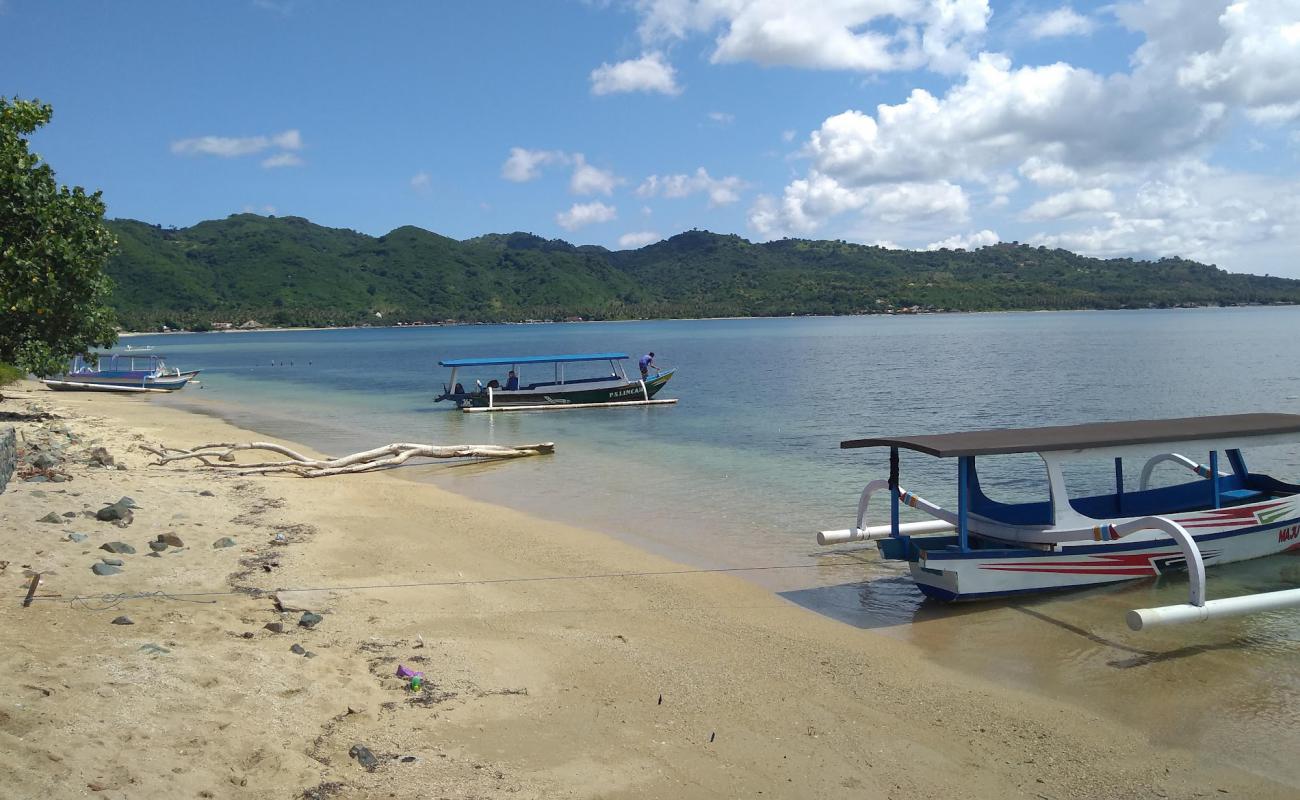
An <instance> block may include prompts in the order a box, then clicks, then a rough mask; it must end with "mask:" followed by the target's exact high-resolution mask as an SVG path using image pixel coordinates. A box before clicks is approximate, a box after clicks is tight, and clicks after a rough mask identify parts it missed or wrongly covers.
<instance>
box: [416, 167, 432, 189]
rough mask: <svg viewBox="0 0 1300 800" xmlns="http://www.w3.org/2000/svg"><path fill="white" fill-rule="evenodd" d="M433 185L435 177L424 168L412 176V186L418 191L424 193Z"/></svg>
mask: <svg viewBox="0 0 1300 800" xmlns="http://www.w3.org/2000/svg"><path fill="white" fill-rule="evenodd" d="M432 186H433V178H432V177H430V175H429V173H427V172H425V171H424V170H420V171H419V172H417V173H415V174H414V175H412V176H411V188H412V189H414V190H415V191H417V192H420V193H422V194H423V193H425V192H428V191H429V190H430V189H431V188H432Z"/></svg>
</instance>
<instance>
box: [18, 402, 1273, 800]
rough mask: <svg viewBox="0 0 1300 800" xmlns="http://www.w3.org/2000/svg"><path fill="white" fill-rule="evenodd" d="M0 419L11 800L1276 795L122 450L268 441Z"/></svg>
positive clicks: (642, 584)
mask: <svg viewBox="0 0 1300 800" xmlns="http://www.w3.org/2000/svg"><path fill="white" fill-rule="evenodd" d="M7 394H8V397H9V399H8V400H7V401H6V403H5V410H6V411H7V412H9V417H8V419H7V420H6V424H10V423H11V424H13V425H14V426H15V427H17V428H18V429H19V433H20V437H21V438H20V441H22V442H23V443H24V454H23V465H24V466H23V467H22V468H21V470H20V474H19V476H18V477H16V478H15V480H14V481H13V482H12V483H11V484H10V485H9V487H8V490H7V491H6V492H5V493H4V494H3V495H2V496H0V516H2V517H3V518H4V521H5V523H6V524H5V525H3V526H0V557H2V558H3V560H2V561H0V579H3V580H4V582H5V585H6V587H7V588H8V590H9V594H10V596H11V598H14V602H13V603H12V604H11V605H10V607H9V609H8V611H6V612H5V619H6V621H5V625H6V629H7V632H8V634H9V635H8V637H7V641H8V642H9V644H8V645H7V646H6V647H5V648H4V649H3V650H2V651H0V759H2V760H3V761H4V763H6V764H8V765H9V772H8V774H7V777H6V782H5V783H6V789H7V791H9V792H13V793H15V796H17V797H38V796H50V797H56V796H66V795H68V794H79V793H85V792H89V793H91V794H92V795H93V796H100V797H203V798H245V797H250V798H263V797H265V798H286V797H303V798H313V799H314V798H327V797H362V796H364V797H371V796H384V797H396V798H425V797H455V798H467V797H480V798H490V797H502V798H505V797H511V798H543V797H546V798H550V797H659V796H669V795H671V796H675V797H682V798H694V797H717V796H729V797H740V796H760V795H762V796H776V797H792V796H800V797H826V798H834V797H843V798H861V797H889V798H892V799H893V800H909V799H910V798H917V799H918V800H919V799H920V798H931V797H937V796H945V797H954V798H985V797H1024V798H1043V797H1050V798H1054V799H1064V798H1139V797H1141V798H1146V797H1151V796H1158V797H1170V798H1191V797H1203V796H1206V795H1211V796H1213V795H1215V794H1216V792H1224V793H1230V794H1231V795H1232V796H1244V797H1251V798H1261V799H1263V798H1274V797H1276V798H1282V797H1291V796H1293V795H1294V787H1287V786H1283V785H1280V784H1278V783H1275V782H1272V781H1269V780H1268V779H1265V778H1263V777H1260V776H1256V775H1253V774H1250V773H1246V772H1243V771H1241V770H1240V769H1238V768H1236V767H1234V766H1233V765H1231V764H1227V763H1222V762H1219V761H1217V760H1216V759H1215V753H1214V751H1213V749H1212V743H1206V745H1205V746H1204V748H1202V749H1201V750H1198V751H1195V752H1193V751H1188V750H1180V749H1172V748H1168V747H1166V746H1163V745H1161V744H1159V743H1157V742H1153V741H1151V740H1150V738H1149V735H1148V734H1146V733H1144V732H1143V731H1140V730H1135V729H1132V728H1128V727H1124V726H1122V725H1120V724H1118V723H1117V722H1115V721H1113V720H1110V719H1108V718H1103V717H1100V716H1097V715H1096V714H1093V713H1091V712H1088V711H1086V710H1083V709H1081V708H1078V707H1075V706H1071V705H1069V704H1067V703H1064V702H1061V701H1059V700H1057V699H1054V698H1044V697H1038V696H1034V695H1031V694H1028V693H1025V692H1021V691H1016V690H1014V689H1011V688H1008V687H1005V686H1000V685H996V684H993V683H989V682H986V681H983V680H980V679H977V678H973V677H970V676H966V675H962V674H959V673H957V672H955V671H952V670H949V669H946V668H944V667H942V666H940V665H937V664H935V663H933V662H931V661H930V660H928V659H927V658H926V657H925V656H924V654H923V652H922V651H921V650H920V649H918V648H916V647H915V646H913V645H911V644H909V643H907V642H904V641H900V640H896V639H893V638H890V637H887V636H882V635H880V634H879V633H875V632H872V631H869V630H862V629H858V628H853V627H850V626H846V625H843V624H841V623H838V622H834V621H832V620H829V619H826V618H824V617H822V616H819V615H817V614H815V613H814V612H812V611H809V610H807V609H804V608H801V607H799V606H796V605H794V604H792V603H789V602H787V601H785V600H782V599H780V598H778V597H775V596H773V595H772V594H770V593H769V592H767V591H766V590H763V589H761V588H759V587H758V586H756V585H753V584H750V583H748V582H746V581H744V580H742V579H740V578H738V577H735V576H734V575H729V574H722V573H717V572H709V571H706V570H683V569H682V568H681V566H680V565H677V564H674V563H673V562H671V561H668V560H666V559H664V558H661V557H659V556H655V555H652V554H649V553H646V552H643V551H640V550H637V549H635V548H634V547H632V546H630V545H628V544H626V543H623V542H620V541H618V540H616V539H614V538H612V537H609V536H606V535H604V534H601V533H599V532H594V531H586V530H581V529H577V528H573V527H569V526H566V525H562V524H557V523H551V522H547V521H544V520H540V519H536V518H532V517H529V516H527V515H524V514H522V513H519V512H515V511H512V510H509V509H506V508H502V507H498V506H493V505H489V504H485V503H482V502H478V501H474V500H470V499H467V498H463V497H460V496H457V495H453V494H451V493H449V492H446V491H443V490H441V489H439V488H437V487H434V486H431V485H429V484H427V483H422V482H419V481H417V480H409V479H407V477H404V473H405V475H406V476H409V477H415V476H416V475H417V474H418V470H419V468H408V469H404V470H400V471H397V472H389V473H371V474H363V475H354V476H347V477H334V478H323V479H321V480H311V481H307V480H301V479H297V478H274V477H265V476H239V475H234V474H226V473H214V472H211V471H206V470H201V469H195V468H194V467H193V466H187V465H185V464H184V463H173V464H168V465H164V466H155V465H151V462H152V461H153V459H152V458H151V457H149V455H148V454H147V453H146V452H145V451H144V450H142V449H141V446H142V445H154V446H156V445H157V444H159V443H166V444H169V445H173V446H188V445H193V444H195V443H198V442H203V441H240V440H248V439H254V438H256V439H266V438H268V437H265V436H261V435H259V434H255V433H252V432H249V431H245V430H240V429H238V428H236V427H234V426H232V425H230V424H228V423H226V422H223V421H221V420H219V419H216V418H214V417H209V416H205V415H203V414H201V413H198V412H189V411H183V410H179V409H174V408H168V407H164V406H159V405H157V404H155V403H152V402H150V399H149V398H147V397H119V396H113V395H98V394H92V395H56V394H54V393H51V392H48V391H43V390H41V389H40V388H39V385H38V384H35V383H32V382H26V383H24V384H22V385H21V387H20V390H19V391H18V392H13V391H10V392H8V393H7ZM272 441H277V442H279V443H280V444H283V445H285V446H289V447H293V448H295V449H305V448H300V447H299V446H297V445H294V444H293V443H290V442H283V441H280V440H277V439H272ZM99 448H102V451H101V450H100V449H99ZM42 456H43V458H41V457H42ZM38 464H39V465H40V466H38ZM495 467H496V468H501V469H510V468H511V464H510V463H508V462H507V463H500V464H497V465H495ZM125 498H130V502H127V501H126V499H125ZM105 508H115V509H118V511H117V512H115V513H109V514H102V513H99V512H100V511H101V510H103V509H105ZM103 517H108V518H109V519H103ZM113 562H118V564H117V566H114V565H113ZM832 562H833V560H828V561H827V562H825V563H823V564H820V565H818V567H817V568H818V569H821V570H833V569H835V566H834V564H833V563H832ZM95 565H100V566H95ZM92 567H94V570H95V571H92ZM108 567H111V568H112V569H106V568H108ZM114 570H116V571H114ZM97 571H104V572H108V573H109V574H104V575H100V574H97ZM35 574H40V575H41V576H42V580H41V583H40V586H39V589H38V591H37V592H36V595H35V600H34V602H33V603H32V605H31V606H30V607H29V608H21V607H20V604H19V602H18V600H19V599H21V597H22V595H23V593H24V591H25V590H26V589H27V587H28V586H29V584H30V581H31V576H32V575H35ZM846 574H852V573H846ZM399 666H404V667H406V668H408V669H410V670H415V671H419V672H421V673H423V675H422V677H423V682H422V685H421V686H420V687H419V688H418V689H417V690H414V691H413V690H412V689H411V688H410V682H409V679H406V680H404V679H399V678H397V677H395V675H396V672H397V670H398V667H399ZM1170 690H1171V691H1179V689H1178V688H1177V687H1170ZM1185 690H1189V691H1190V690H1192V689H1191V687H1185Z"/></svg>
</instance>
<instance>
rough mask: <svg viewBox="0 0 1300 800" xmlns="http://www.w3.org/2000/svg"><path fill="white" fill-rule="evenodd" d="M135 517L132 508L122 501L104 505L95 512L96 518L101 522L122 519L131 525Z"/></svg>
mask: <svg viewBox="0 0 1300 800" xmlns="http://www.w3.org/2000/svg"><path fill="white" fill-rule="evenodd" d="M134 517H135V514H133V513H132V512H131V509H130V508H128V507H126V506H124V505H122V504H121V503H113V504H112V505H107V506H104V507H103V508H101V509H100V510H98V511H96V512H95V519H97V520H99V521H100V522H116V521H118V520H121V521H123V522H126V523H127V524H128V525H129V524H130V523H131V520H132V519H133V518H134Z"/></svg>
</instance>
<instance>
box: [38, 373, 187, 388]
mask: <svg viewBox="0 0 1300 800" xmlns="http://www.w3.org/2000/svg"><path fill="white" fill-rule="evenodd" d="M191 377H192V376H190V375H186V374H181V375H173V376H168V377H157V378H150V377H141V376H138V375H136V376H128V375H119V376H104V375H76V374H72V375H64V376H62V377H59V378H49V379H45V380H42V381H41V383H43V384H45V385H46V386H48V387H49V388H50V389H53V390H54V391H56V392H138V391H161V392H174V391H176V390H177V389H180V388H183V387H184V386H185V384H187V383H189V382H190V379H191Z"/></svg>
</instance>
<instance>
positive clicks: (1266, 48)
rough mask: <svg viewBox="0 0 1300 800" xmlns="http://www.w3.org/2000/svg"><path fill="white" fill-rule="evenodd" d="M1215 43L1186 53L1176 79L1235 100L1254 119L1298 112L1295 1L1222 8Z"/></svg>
mask: <svg viewBox="0 0 1300 800" xmlns="http://www.w3.org/2000/svg"><path fill="white" fill-rule="evenodd" d="M1218 22H1219V25H1220V26H1221V28H1222V30H1223V32H1224V33H1225V34H1226V36H1225V39H1224V41H1223V42H1222V45H1221V46H1219V47H1218V48H1217V49H1209V50H1204V51H1201V52H1195V53H1193V54H1191V55H1189V56H1188V57H1187V58H1186V60H1185V62H1184V63H1183V65H1182V66H1181V67H1180V68H1179V69H1178V82H1179V84H1181V85H1182V86H1185V87H1191V88H1193V89H1195V90H1197V91H1200V92H1202V93H1204V95H1205V96H1206V97H1207V98H1208V99H1214V100H1219V101H1221V102H1226V103H1232V104H1234V105H1241V106H1244V107H1245V108H1246V109H1247V113H1248V114H1249V115H1250V116H1251V117H1252V118H1253V119H1255V120H1256V121H1259V122H1270V123H1280V122H1289V121H1292V120H1294V119H1297V118H1300V6H1297V4H1296V2H1295V0H1251V2H1237V3H1233V4H1232V5H1230V6H1228V7H1227V8H1226V9H1224V11H1223V13H1222V14H1221V15H1220V16H1219V18H1218Z"/></svg>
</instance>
